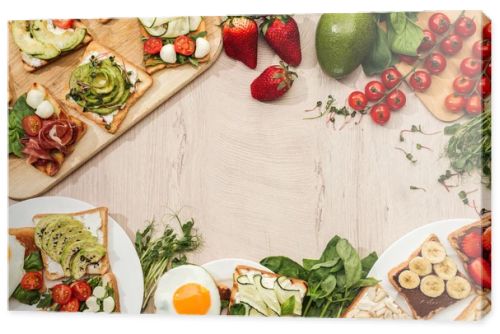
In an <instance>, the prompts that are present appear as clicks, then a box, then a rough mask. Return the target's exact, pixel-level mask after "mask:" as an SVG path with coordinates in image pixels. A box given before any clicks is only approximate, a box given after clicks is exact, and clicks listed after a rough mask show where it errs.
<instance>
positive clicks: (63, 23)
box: [52, 20, 75, 29]
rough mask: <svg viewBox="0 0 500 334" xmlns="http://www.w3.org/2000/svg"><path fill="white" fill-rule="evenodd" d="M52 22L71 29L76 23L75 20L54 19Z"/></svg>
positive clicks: (57, 25)
mask: <svg viewBox="0 0 500 334" xmlns="http://www.w3.org/2000/svg"><path fill="white" fill-rule="evenodd" d="M52 23H53V24H54V25H55V26H56V27H58V28H61V29H69V28H73V24H75V20H52Z"/></svg>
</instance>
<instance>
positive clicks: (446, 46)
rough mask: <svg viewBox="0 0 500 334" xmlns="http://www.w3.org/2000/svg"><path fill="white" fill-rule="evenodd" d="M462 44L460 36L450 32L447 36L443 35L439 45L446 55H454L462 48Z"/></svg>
mask: <svg viewBox="0 0 500 334" xmlns="http://www.w3.org/2000/svg"><path fill="white" fill-rule="evenodd" d="M463 45H464V43H463V41H462V37H460V36H458V35H456V34H452V35H450V36H448V37H445V38H444V39H443V40H442V41H441V44H439V47H440V48H441V51H443V53H444V54H445V55H447V56H453V55H456V54H457V53H458V52H459V51H460V50H462V46H463Z"/></svg>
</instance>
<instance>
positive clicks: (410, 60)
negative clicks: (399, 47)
mask: <svg viewBox="0 0 500 334" xmlns="http://www.w3.org/2000/svg"><path fill="white" fill-rule="evenodd" d="M399 61H402V62H403V63H407V64H408V65H413V64H415V62H416V61H417V57H412V56H407V55H399Z"/></svg>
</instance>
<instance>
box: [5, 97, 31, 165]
mask: <svg viewBox="0 0 500 334" xmlns="http://www.w3.org/2000/svg"><path fill="white" fill-rule="evenodd" d="M34 113H35V110H34V109H33V108H31V107H30V106H29V105H28V103H26V95H22V96H20V97H19V98H18V99H17V101H16V103H15V104H14V106H13V107H12V108H11V109H10V111H9V154H10V153H13V154H15V155H16V156H18V157H20V158H22V157H23V153H22V150H23V145H22V144H21V138H22V137H24V130H23V126H22V121H23V118H24V117H25V116H28V115H33V114H34Z"/></svg>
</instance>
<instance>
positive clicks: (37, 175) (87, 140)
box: [9, 17, 222, 200]
mask: <svg viewBox="0 0 500 334" xmlns="http://www.w3.org/2000/svg"><path fill="white" fill-rule="evenodd" d="M205 20H206V23H207V32H208V35H207V38H208V40H209V42H210V46H211V51H210V59H211V60H210V61H209V62H208V63H205V64H201V65H200V66H199V67H198V68H194V67H193V66H191V65H188V64H187V65H183V66H179V67H176V68H172V69H165V70H163V71H160V72H157V73H155V74H154V75H153V80H154V81H153V85H152V86H151V88H150V89H149V90H148V91H147V92H146V93H145V94H144V95H143V96H142V97H141V98H140V99H139V100H138V101H137V102H136V103H135V104H134V105H133V106H132V107H131V108H130V110H129V112H128V115H127V117H126V118H125V121H124V122H123V123H122V124H121V126H120V128H119V130H118V131H117V132H116V133H115V134H109V133H107V132H106V131H104V130H103V129H101V128H100V127H98V126H97V125H95V124H94V123H92V122H91V121H89V120H87V119H86V118H84V117H82V116H80V115H79V114H77V113H76V112H75V111H73V110H68V108H66V109H67V110H68V111H69V112H70V113H71V114H72V115H74V116H76V117H78V118H80V119H82V120H83V121H84V122H85V123H87V125H88V129H87V133H86V134H85V136H83V138H82V139H81V140H80V142H79V143H78V144H77V146H76V149H75V151H74V152H73V153H72V154H71V155H69V156H68V157H67V159H66V160H65V161H64V163H63V165H62V167H61V170H60V171H59V172H58V173H57V174H56V175H55V176H53V177H50V176H47V175H45V174H42V173H41V172H39V171H38V170H37V169H35V168H34V167H32V166H31V165H29V164H27V163H26V161H25V160H24V159H20V158H17V157H14V156H10V157H9V197H10V198H12V199H16V200H21V199H26V198H30V197H34V196H37V195H40V194H41V193H43V192H45V191H47V190H49V189H50V188H51V187H53V186H54V185H56V184H57V183H58V182H60V181H61V180H63V179H64V178H65V177H67V176H68V175H69V174H71V173H72V172H73V171H74V170H76V169H77V168H78V167H80V166H81V165H82V164H84V163H85V162H86V161H87V160H89V159H90V158H92V157H93V156H94V155H95V154H97V153H99V152H100V151H101V150H102V149H104V148H105V147H106V146H107V145H109V144H110V143H112V142H113V141H114V140H115V139H116V138H118V137H119V136H120V135H122V134H123V133H125V132H126V131H127V130H128V129H130V128H131V127H133V126H134V125H135V124H137V123H138V122H139V121H141V120H142V119H143V118H144V117H145V116H147V115H148V114H150V113H151V112H153V111H154V110H155V109H156V108H157V107H158V106H159V105H160V104H162V103H163V102H165V101H166V100H168V99H169V98H170V97H172V96H173V95H174V94H175V93H177V92H178V91H179V90H181V89H182V88H183V87H185V86H186V85H187V84H189V83H190V82H191V81H193V80H194V79H196V77H198V76H199V75H200V74H202V73H203V72H204V71H206V70H207V69H208V68H209V67H210V66H211V65H212V64H213V63H214V62H215V61H216V60H217V57H218V56H219V55H220V52H221V50H222V35H221V29H220V28H219V27H218V24H219V23H220V18H219V17H206V18H205ZM83 23H84V24H85V25H87V27H88V30H89V33H90V34H91V35H92V37H93V39H94V40H96V41H99V42H100V43H101V44H103V45H105V46H107V47H109V48H111V49H112V50H114V51H116V52H117V53H119V54H121V55H122V56H124V57H125V58H126V59H128V60H129V61H131V62H132V63H134V64H137V65H139V66H141V67H142V55H143V53H142V42H141V36H140V32H139V22H138V21H137V19H135V18H134V19H114V20H112V21H111V22H109V23H107V24H102V23H100V22H99V21H98V20H83ZM83 52H84V48H81V49H79V50H76V51H74V52H73V53H71V54H68V55H66V56H64V57H63V58H61V59H58V60H56V61H54V62H53V63H51V64H49V65H47V66H45V67H44V68H42V69H40V70H38V71H36V72H34V73H28V72H26V71H25V70H24V69H23V65H22V62H21V57H20V52H19V51H18V48H17V47H16V45H15V44H14V42H13V40H12V38H11V36H10V34H9V77H10V82H9V87H10V95H11V96H12V101H15V100H16V99H17V97H18V96H20V95H22V94H24V93H25V92H26V91H27V90H28V88H29V87H30V86H31V84H32V83H33V82H39V83H41V84H43V85H45V86H46V87H48V89H49V90H50V92H51V93H52V95H53V96H55V97H56V99H58V100H59V101H61V102H62V101H64V99H65V95H66V94H67V93H68V92H66V91H65V90H64V86H65V83H66V82H67V81H68V80H69V76H70V74H71V71H72V69H73V68H74V67H75V66H76V65H77V64H78V61H79V58H80V57H81V55H82V54H83ZM131 158H133V157H131Z"/></svg>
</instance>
